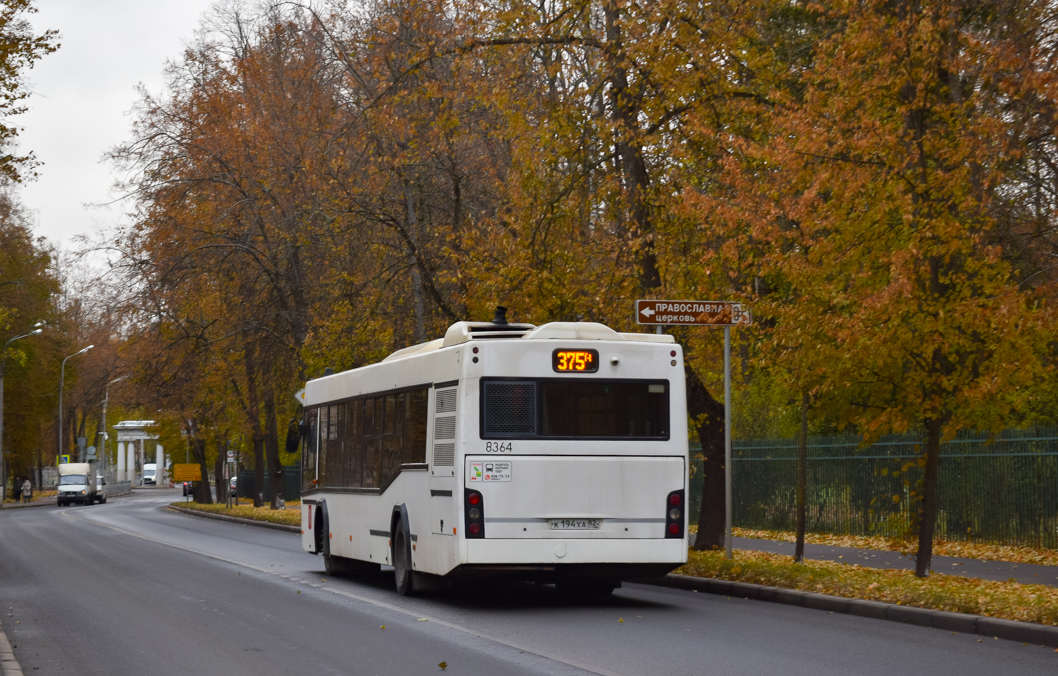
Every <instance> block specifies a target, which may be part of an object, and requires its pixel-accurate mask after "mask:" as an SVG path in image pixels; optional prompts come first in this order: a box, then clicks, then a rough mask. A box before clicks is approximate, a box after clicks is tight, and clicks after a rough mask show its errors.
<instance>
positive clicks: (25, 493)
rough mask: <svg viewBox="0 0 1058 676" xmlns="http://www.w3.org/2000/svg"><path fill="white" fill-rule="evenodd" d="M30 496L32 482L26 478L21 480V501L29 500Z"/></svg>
mask: <svg viewBox="0 0 1058 676" xmlns="http://www.w3.org/2000/svg"><path fill="white" fill-rule="evenodd" d="M31 497H33V484H31V483H29V479H26V480H25V481H23V482H22V502H29V499H30V498H31Z"/></svg>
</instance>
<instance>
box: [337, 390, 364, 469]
mask: <svg viewBox="0 0 1058 676" xmlns="http://www.w3.org/2000/svg"><path fill="white" fill-rule="evenodd" d="M363 406H364V404H363V400H360V399H357V400H354V401H350V402H346V404H345V408H346V413H345V434H344V435H343V437H344V441H343V449H342V450H343V453H342V455H343V456H344V457H345V473H344V477H345V483H344V485H345V486H346V487H349V488H359V487H360V482H361V481H362V477H361V476H360V474H361V469H362V467H363V462H362V460H361V456H362V454H363V449H362V448H361V446H360V439H361V434H360V430H361V429H363V428H362V425H363V423H362V422H361V421H360V418H361V417H363V416H362V414H361V409H362V408H363Z"/></svg>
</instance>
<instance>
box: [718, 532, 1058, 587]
mask: <svg viewBox="0 0 1058 676" xmlns="http://www.w3.org/2000/svg"><path fill="white" fill-rule="evenodd" d="M732 546H733V547H734V548H735V549H742V550H750V551H758V552H769V553H772V554H786V555H789V556H793V553H794V543H792V542H781V541H776V540H755V539H750V538H734V540H733V542H732ZM805 558H806V559H813V560H816V561H836V562H839V563H852V564H856V565H858V566H865V567H868V568H895V569H903V570H914V568H915V562H914V561H913V560H912V559H911V557H908V556H904V555H902V554H900V553H898V552H888V551H882V550H878V549H853V548H851V547H832V546H830V545H812V544H807V543H806V544H805ZM931 570H932V571H933V572H935V573H944V574H946V575H957V576H959V577H973V578H979V579H982V580H998V581H1000V582H1006V581H1008V580H1011V579H1013V580H1014V581H1015V582H1020V583H1022V584H1044V585H1048V586H1051V587H1058V566H1038V565H1033V564H1029V563H1010V562H1007V561H985V560H982V559H961V558H955V557H952V556H934V557H933V562H932V566H931Z"/></svg>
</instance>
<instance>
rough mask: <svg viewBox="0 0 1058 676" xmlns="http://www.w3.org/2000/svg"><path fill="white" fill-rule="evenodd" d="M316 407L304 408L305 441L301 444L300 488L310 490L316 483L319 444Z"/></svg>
mask: <svg viewBox="0 0 1058 676" xmlns="http://www.w3.org/2000/svg"><path fill="white" fill-rule="evenodd" d="M317 412H318V409H315V408H307V409H305V426H306V432H305V442H304V443H303V444H302V446H301V490H302V491H311V490H313V489H314V488H315V487H316V485H315V483H313V482H314V481H315V479H316V453H317V449H318V448H319V445H320V437H319V430H318V429H317V428H316V414H317Z"/></svg>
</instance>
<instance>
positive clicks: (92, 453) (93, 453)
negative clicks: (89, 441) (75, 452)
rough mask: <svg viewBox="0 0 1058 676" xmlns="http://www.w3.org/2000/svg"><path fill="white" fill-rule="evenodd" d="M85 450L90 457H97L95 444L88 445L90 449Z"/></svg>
mask: <svg viewBox="0 0 1058 676" xmlns="http://www.w3.org/2000/svg"><path fill="white" fill-rule="evenodd" d="M85 452H86V453H87V454H88V457H89V458H94V457H96V447H95V446H89V447H88V450H87V451H85Z"/></svg>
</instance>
